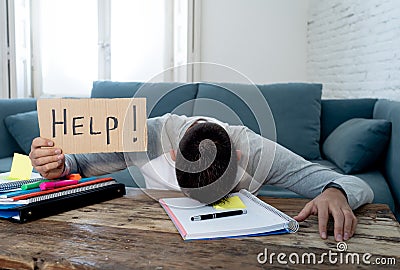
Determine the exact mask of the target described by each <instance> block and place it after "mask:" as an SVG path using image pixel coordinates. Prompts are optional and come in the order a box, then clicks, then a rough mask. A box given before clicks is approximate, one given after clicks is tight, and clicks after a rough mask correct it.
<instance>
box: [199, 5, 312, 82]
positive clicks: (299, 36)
mask: <svg viewBox="0 0 400 270" xmlns="http://www.w3.org/2000/svg"><path fill="white" fill-rule="evenodd" d="M307 9H308V0H201V27H200V28H201V33H200V40H201V41H200V43H201V44H200V61H205V62H214V63H218V64H223V65H227V66H229V67H231V68H233V69H236V70H238V71H239V72H241V73H243V74H244V75H246V76H248V77H249V78H250V79H251V80H252V81H254V82H255V83H271V82H282V81H305V80H306V51H307V49H306V46H307V42H306V36H307V15H308V13H307ZM200 78H201V79H202V80H208V81H221V80H224V81H226V80H229V81H232V82H238V78H237V77H235V76H231V75H229V74H228V75H227V76H221V74H220V73H218V72H213V70H208V71H207V69H202V70H201V76H200ZM221 78H223V79H221ZM239 82H240V81H239Z"/></svg>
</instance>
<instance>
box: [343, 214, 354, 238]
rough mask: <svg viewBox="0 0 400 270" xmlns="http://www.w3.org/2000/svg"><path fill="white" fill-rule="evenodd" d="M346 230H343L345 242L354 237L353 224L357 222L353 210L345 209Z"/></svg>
mask: <svg viewBox="0 0 400 270" xmlns="http://www.w3.org/2000/svg"><path fill="white" fill-rule="evenodd" d="M343 216H344V228H343V240H348V239H349V238H350V237H351V236H352V230H353V222H356V219H355V216H354V214H353V212H352V211H351V210H348V209H344V210H343Z"/></svg>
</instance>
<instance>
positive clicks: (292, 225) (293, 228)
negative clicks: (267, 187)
mask: <svg viewBox="0 0 400 270" xmlns="http://www.w3.org/2000/svg"><path fill="white" fill-rule="evenodd" d="M240 193H241V194H243V195H245V196H246V197H248V198H249V199H250V200H252V201H253V202H255V203H256V204H258V205H260V206H262V207H264V208H266V209H267V210H269V211H271V212H273V213H274V214H276V215H278V216H280V217H281V218H283V219H286V220H287V221H288V223H287V229H288V230H289V231H290V232H291V233H295V232H297V231H298V229H299V223H298V222H297V221H296V220H294V219H293V218H291V217H289V216H288V215H286V214H285V213H282V212H281V211H279V210H278V209H276V208H274V207H272V206H271V205H269V204H267V203H265V202H263V201H261V200H259V199H258V198H257V197H254V195H253V194H251V193H250V192H248V191H247V190H244V189H242V190H240Z"/></svg>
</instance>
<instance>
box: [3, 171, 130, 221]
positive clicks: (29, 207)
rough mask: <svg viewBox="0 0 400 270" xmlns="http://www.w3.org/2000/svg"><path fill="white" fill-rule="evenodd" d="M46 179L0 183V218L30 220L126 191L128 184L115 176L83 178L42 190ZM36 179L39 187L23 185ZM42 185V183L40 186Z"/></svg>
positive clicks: (92, 202)
mask: <svg viewBox="0 0 400 270" xmlns="http://www.w3.org/2000/svg"><path fill="white" fill-rule="evenodd" d="M42 182H44V183H45V184H46V185H47V186H50V185H49V184H48V183H49V182H51V184H53V183H57V181H50V180H45V179H39V178H36V179H29V180H9V181H1V183H0V218H2V219H8V220H11V221H16V222H20V223H23V222H27V221H31V220H35V219H38V218H42V217H46V216H50V215H55V214H58V213H61V212H65V211H68V210H72V209H76V208H80V207H83V206H87V205H91V204H95V203H99V202H102V201H106V200H110V199H114V198H117V197H121V196H123V195H125V192H126V191H125V185H123V184H121V183H118V182H117V181H115V179H113V178H109V177H108V178H95V177H91V178H82V179H80V180H77V181H76V183H74V184H71V185H66V186H60V187H57V185H54V184H53V185H52V188H51V189H47V190H42V189H43V188H39V183H42ZM35 183H37V188H31V189H24V188H23V187H24V185H27V184H35ZM41 187H42V186H41Z"/></svg>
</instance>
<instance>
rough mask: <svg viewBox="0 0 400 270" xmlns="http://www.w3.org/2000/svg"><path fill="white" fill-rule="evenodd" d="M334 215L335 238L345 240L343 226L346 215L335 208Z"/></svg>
mask: <svg viewBox="0 0 400 270" xmlns="http://www.w3.org/2000/svg"><path fill="white" fill-rule="evenodd" d="M332 216H333V220H334V224H335V225H334V230H333V231H334V234H335V240H336V241H338V242H340V241H343V226H344V215H343V212H342V211H341V210H340V209H335V210H333V211H332Z"/></svg>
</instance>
